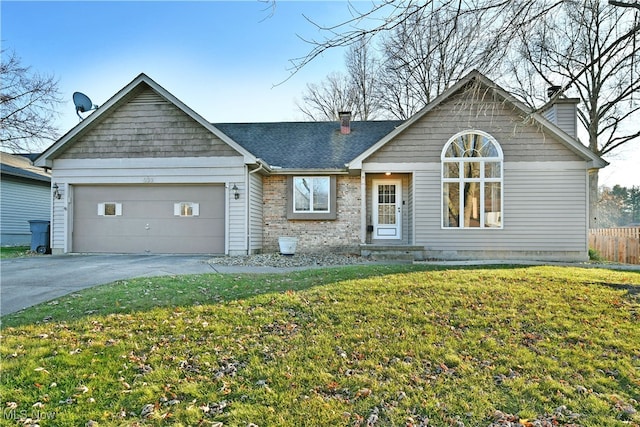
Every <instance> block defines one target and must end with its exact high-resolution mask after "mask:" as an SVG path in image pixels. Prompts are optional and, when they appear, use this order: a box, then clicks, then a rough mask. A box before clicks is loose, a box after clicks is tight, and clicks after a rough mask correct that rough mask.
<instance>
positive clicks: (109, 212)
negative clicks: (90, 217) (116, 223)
mask: <svg viewBox="0 0 640 427" xmlns="http://www.w3.org/2000/svg"><path fill="white" fill-rule="evenodd" d="M121 215H122V203H116V202H103V203H98V216H121Z"/></svg>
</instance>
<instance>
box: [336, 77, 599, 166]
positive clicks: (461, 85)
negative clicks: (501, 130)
mask: <svg viewBox="0 0 640 427" xmlns="http://www.w3.org/2000/svg"><path fill="white" fill-rule="evenodd" d="M471 84H475V85H476V86H475V87H474V90H476V91H478V92H477V93H478V94H479V96H480V97H486V96H487V95H489V94H490V95H492V96H495V97H498V98H499V99H501V100H502V102H503V103H504V104H505V105H507V106H509V107H511V108H513V109H514V110H516V111H518V112H520V113H521V115H522V116H523V117H526V120H527V121H528V122H529V124H531V123H535V124H537V125H539V126H540V127H541V128H542V130H543V131H546V132H548V133H549V134H551V135H553V136H554V138H555V139H557V140H558V141H559V142H560V143H561V144H562V145H563V146H564V147H565V148H567V149H569V150H570V151H572V152H573V153H575V154H576V155H578V156H579V157H580V158H582V159H583V160H585V161H587V162H589V167H594V168H600V167H604V166H606V165H607V164H608V163H607V162H605V161H604V160H603V159H602V158H600V157H599V156H597V155H596V154H594V153H593V152H591V151H590V150H589V149H588V148H587V147H585V146H584V145H582V144H581V143H580V142H579V141H577V140H576V139H574V138H572V137H571V136H569V135H568V134H566V133H565V132H564V131H562V130H561V129H560V128H558V127H557V126H555V125H554V124H552V123H551V122H549V121H548V120H547V119H545V118H544V117H543V116H542V115H540V114H538V113H532V112H531V111H530V110H529V109H528V108H527V107H526V106H525V105H524V104H522V103H521V102H520V101H518V100H517V99H516V98H515V97H513V96H512V95H511V94H509V93H508V92H507V91H505V90H504V89H502V88H501V87H500V86H498V85H497V84H496V83H494V82H493V81H491V80H490V79H488V78H487V77H485V76H484V75H483V74H481V73H480V72H479V71H475V70H474V71H471V72H470V73H468V74H467V75H466V76H465V77H463V78H462V79H460V80H459V81H458V82H457V83H456V84H454V85H453V86H452V87H450V88H449V89H448V90H446V91H444V92H443V93H442V94H441V95H439V96H438V97H436V98H435V99H434V100H433V101H432V102H430V103H429V104H427V105H426V106H425V107H424V108H423V109H422V110H420V111H419V112H418V113H416V114H415V115H413V116H412V117H411V118H410V119H408V120H407V121H405V122H404V123H403V124H402V125H400V126H398V128H397V129H395V130H394V131H392V132H391V133H389V134H388V135H386V136H385V137H383V138H382V139H381V140H380V141H378V142H377V143H376V144H374V145H372V146H371V147H370V148H369V149H367V150H366V151H364V152H363V153H362V154H360V155H359V156H357V157H356V158H354V159H353V160H352V161H351V162H350V163H349V164H348V167H349V168H352V169H361V168H362V163H363V162H364V161H365V160H366V159H367V158H369V157H371V156H372V155H373V154H374V153H376V152H377V151H379V150H381V148H382V147H384V146H385V145H386V144H388V143H389V142H390V141H392V140H394V139H395V138H396V137H398V136H399V135H400V134H402V133H404V132H406V131H407V130H408V129H409V128H411V127H412V126H413V125H414V124H415V123H416V122H418V121H420V120H421V119H422V118H424V117H425V116H427V115H429V114H430V113H431V112H432V111H434V110H436V109H437V108H438V107H439V106H441V105H442V104H444V103H445V102H447V101H448V100H450V99H451V98H452V97H454V96H455V95H456V94H457V93H459V92H461V91H463V90H464V89H465V88H467V87H469V86H470V85H471Z"/></svg>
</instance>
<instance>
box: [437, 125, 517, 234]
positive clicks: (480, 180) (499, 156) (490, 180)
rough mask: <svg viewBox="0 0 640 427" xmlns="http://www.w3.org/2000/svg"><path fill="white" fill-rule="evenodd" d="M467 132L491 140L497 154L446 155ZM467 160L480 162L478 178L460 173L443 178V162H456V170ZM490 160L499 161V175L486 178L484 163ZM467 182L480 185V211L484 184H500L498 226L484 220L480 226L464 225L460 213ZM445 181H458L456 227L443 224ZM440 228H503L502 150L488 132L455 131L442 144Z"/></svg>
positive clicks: (482, 210) (482, 202)
mask: <svg viewBox="0 0 640 427" xmlns="http://www.w3.org/2000/svg"><path fill="white" fill-rule="evenodd" d="M468 134H476V135H480V136H483V137H485V138H487V139H488V140H489V142H491V143H492V144H493V147H494V148H495V149H496V152H497V156H495V157H468V158H466V157H447V156H446V153H447V151H448V149H449V147H450V146H451V144H452V143H453V142H454V141H456V140H457V139H458V138H459V137H461V136H463V135H468ZM447 159H457V160H454V161H451V160H447ZM468 162H479V163H480V173H479V177H478V178H466V179H465V177H462V176H460V174H458V175H459V176H458V177H457V178H445V164H447V163H458V165H459V168H458V170H464V168H462V165H463V164H464V163H468ZM490 162H499V163H500V177H498V178H487V177H485V176H484V175H485V174H484V170H485V164H486V163H490ZM468 182H477V183H479V187H480V197H479V199H480V200H479V201H480V204H479V206H478V209H479V210H480V212H484V207H485V204H484V203H485V200H484V199H485V197H484V191H485V184H488V183H499V184H500V211H499V212H500V226H496V227H491V226H485V223H486V220H484V218H483V220H482V221H481V222H480V226H479V227H465V225H464V221H460V215H461V212H463V208H462V207H463V206H464V191H462V190H463V188H462V187H463V186H464V183H468ZM447 183H459V189H458V195H459V201H458V205H459V206H460V207H461V208H460V212H459V213H458V226H457V227H453V226H445V224H444V222H445V221H444V220H445V212H444V193H445V184H447ZM440 229H442V230H502V229H504V153H503V151H502V147H501V146H500V144H499V143H498V141H497V140H496V139H495V138H494V137H493V136H491V135H490V134H488V133H487V132H484V131H481V130H477V129H468V130H465V131H461V132H458V133H456V134H455V135H453V136H452V137H451V138H449V140H448V141H447V143H446V144H445V145H444V147H443V148H442V152H441V153H440Z"/></svg>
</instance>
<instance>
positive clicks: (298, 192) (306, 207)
mask: <svg viewBox="0 0 640 427" xmlns="http://www.w3.org/2000/svg"><path fill="white" fill-rule="evenodd" d="M293 211H294V212H296V213H299V212H322V213H326V212H329V177H328V176H322V177H317V176H315V177H295V178H293Z"/></svg>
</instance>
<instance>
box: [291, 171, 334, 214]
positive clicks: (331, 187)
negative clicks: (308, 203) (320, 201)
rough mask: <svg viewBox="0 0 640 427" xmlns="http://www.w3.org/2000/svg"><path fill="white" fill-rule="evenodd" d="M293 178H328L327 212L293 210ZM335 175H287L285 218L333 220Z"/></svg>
mask: <svg viewBox="0 0 640 427" xmlns="http://www.w3.org/2000/svg"><path fill="white" fill-rule="evenodd" d="M294 178H329V212H295V211H294V209H293V208H294V206H293V191H294V188H293V180H294ZM336 188H337V184H336V176H335V175H287V196H286V198H287V219H288V220H335V219H336V218H337V210H336V206H337V203H336V198H337V197H336Z"/></svg>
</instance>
